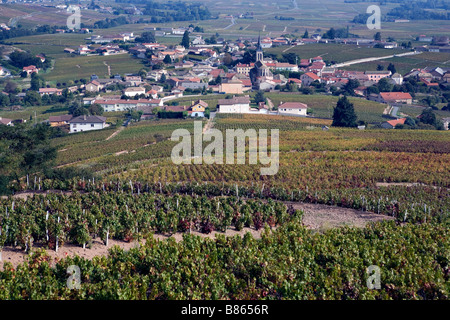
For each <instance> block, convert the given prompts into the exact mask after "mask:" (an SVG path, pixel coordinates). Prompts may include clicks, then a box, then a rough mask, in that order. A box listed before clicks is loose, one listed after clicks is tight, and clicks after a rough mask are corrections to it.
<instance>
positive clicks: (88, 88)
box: [86, 80, 104, 92]
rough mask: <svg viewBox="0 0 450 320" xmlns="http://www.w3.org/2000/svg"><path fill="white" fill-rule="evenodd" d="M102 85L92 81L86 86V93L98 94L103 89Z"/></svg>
mask: <svg viewBox="0 0 450 320" xmlns="http://www.w3.org/2000/svg"><path fill="white" fill-rule="evenodd" d="M103 87H104V86H103V85H102V84H100V82H98V81H97V80H92V81H91V82H89V83H87V84H86V91H88V92H99V91H100V90H102V89H103Z"/></svg>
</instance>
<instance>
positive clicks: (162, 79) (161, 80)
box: [159, 73, 167, 83]
mask: <svg viewBox="0 0 450 320" xmlns="http://www.w3.org/2000/svg"><path fill="white" fill-rule="evenodd" d="M166 80H167V77H166V74H165V73H163V74H162V75H161V78H159V81H160V82H161V83H164V82H166Z"/></svg>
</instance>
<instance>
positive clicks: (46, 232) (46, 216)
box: [45, 211, 48, 242]
mask: <svg viewBox="0 0 450 320" xmlns="http://www.w3.org/2000/svg"><path fill="white" fill-rule="evenodd" d="M45 221H48V211H47V214H46V215H45ZM45 238H46V239H47V242H48V226H47V222H45Z"/></svg>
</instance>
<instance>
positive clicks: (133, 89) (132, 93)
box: [123, 87, 145, 98]
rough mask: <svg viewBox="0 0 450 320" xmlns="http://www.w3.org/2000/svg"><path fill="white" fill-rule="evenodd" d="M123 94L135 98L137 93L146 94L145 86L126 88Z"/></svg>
mask: <svg viewBox="0 0 450 320" xmlns="http://www.w3.org/2000/svg"><path fill="white" fill-rule="evenodd" d="M123 94H124V95H126V96H127V97H130V98H133V97H135V96H136V95H141V94H143V95H145V88H143V87H130V88H126V89H125V90H124V92H123Z"/></svg>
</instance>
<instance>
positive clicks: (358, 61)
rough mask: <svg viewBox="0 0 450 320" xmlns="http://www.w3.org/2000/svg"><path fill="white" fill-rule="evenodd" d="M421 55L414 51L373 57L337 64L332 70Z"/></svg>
mask: <svg viewBox="0 0 450 320" xmlns="http://www.w3.org/2000/svg"><path fill="white" fill-rule="evenodd" d="M421 53H422V52H416V51H414V52H406V53H400V54H394V55H390V56H384V57H372V58H364V59H357V60H351V61H347V62H342V63H337V64H334V65H332V66H331V67H332V68H341V67H346V66H351V65H353V64H360V63H366V62H372V61H377V60H384V59H392V58H395V57H406V56H414V55H418V54H421Z"/></svg>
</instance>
